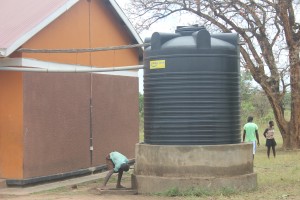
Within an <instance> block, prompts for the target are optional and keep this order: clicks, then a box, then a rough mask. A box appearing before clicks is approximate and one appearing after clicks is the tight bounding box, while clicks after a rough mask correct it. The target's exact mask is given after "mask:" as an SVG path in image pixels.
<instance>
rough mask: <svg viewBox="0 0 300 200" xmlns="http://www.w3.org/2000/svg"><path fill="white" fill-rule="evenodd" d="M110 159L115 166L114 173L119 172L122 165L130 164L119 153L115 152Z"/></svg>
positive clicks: (110, 155)
mask: <svg viewBox="0 0 300 200" xmlns="http://www.w3.org/2000/svg"><path fill="white" fill-rule="evenodd" d="M109 157H110V159H111V160H112V162H113V163H114V164H115V167H114V171H115V172H118V171H119V169H120V167H121V165H122V164H124V163H126V164H128V159H127V158H126V157H125V156H124V155H123V154H120V153H119V152H117V151H113V152H111V153H110V154H109Z"/></svg>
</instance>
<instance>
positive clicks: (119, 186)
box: [116, 185, 125, 189]
mask: <svg viewBox="0 0 300 200" xmlns="http://www.w3.org/2000/svg"><path fill="white" fill-rule="evenodd" d="M116 188H117V189H124V188H125V187H124V186H122V185H117V186H116Z"/></svg>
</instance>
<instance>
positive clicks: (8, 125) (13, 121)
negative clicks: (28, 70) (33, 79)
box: [0, 72, 23, 178]
mask: <svg viewBox="0 0 300 200" xmlns="http://www.w3.org/2000/svg"><path fill="white" fill-rule="evenodd" d="M0 94H1V95H0V178H3V177H5V178H22V177H23V103H22V102H23V92H22V74H21V73H19V72H0ZM4 94H5V95H4Z"/></svg>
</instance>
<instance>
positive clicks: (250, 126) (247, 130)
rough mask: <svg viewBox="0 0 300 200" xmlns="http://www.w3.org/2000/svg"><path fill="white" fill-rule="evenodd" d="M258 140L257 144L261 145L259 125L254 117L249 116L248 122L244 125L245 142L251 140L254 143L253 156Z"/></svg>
mask: <svg viewBox="0 0 300 200" xmlns="http://www.w3.org/2000/svg"><path fill="white" fill-rule="evenodd" d="M256 141H257V146H259V145H260V143H259V136H258V126H257V125H256V124H255V123H254V122H253V117H252V116H249V117H248V120H247V123H246V124H245V125H244V134H243V142H251V143H252V144H253V158H254V155H255V151H256Z"/></svg>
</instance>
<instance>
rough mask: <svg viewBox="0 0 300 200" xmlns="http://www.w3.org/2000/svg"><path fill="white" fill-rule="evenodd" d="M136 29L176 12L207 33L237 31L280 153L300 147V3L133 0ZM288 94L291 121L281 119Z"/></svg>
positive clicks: (289, 0)
mask: <svg viewBox="0 0 300 200" xmlns="http://www.w3.org/2000/svg"><path fill="white" fill-rule="evenodd" d="M126 10H127V12H128V14H129V16H130V18H131V19H133V22H136V26H137V30H141V29H145V28H148V27H150V26H151V25H152V24H153V23H155V22H157V21H158V20H160V19H163V18H166V17H168V16H170V15H172V14H174V13H184V12H186V13H189V14H192V15H194V16H195V19H199V20H201V22H202V23H203V25H205V26H206V27H207V28H208V29H210V30H211V31H215V30H218V31H222V32H236V33H238V34H239V35H240V40H241V46H240V51H241V63H242V66H243V67H245V68H246V70H249V71H250V72H251V74H252V76H253V79H254V80H255V81H256V82H257V83H258V84H259V85H260V86H261V88H262V89H263V90H264V92H265V93H266V95H267V98H268V100H269V102H270V105H271V107H272V109H273V112H274V116H275V119H276V122H277V126H278V127H279V130H280V133H281V135H282V138H283V148H284V149H299V148H300V112H299V109H300V59H299V49H300V31H299V29H300V24H299V23H297V22H296V20H295V18H296V17H295V16H296V14H297V13H295V12H297V10H299V0H297V1H293V0H131V3H130V6H129V7H128V9H126ZM287 92H290V94H291V112H290V119H289V120H286V119H285V117H284V114H285V113H284V101H285V97H286V93H287Z"/></svg>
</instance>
